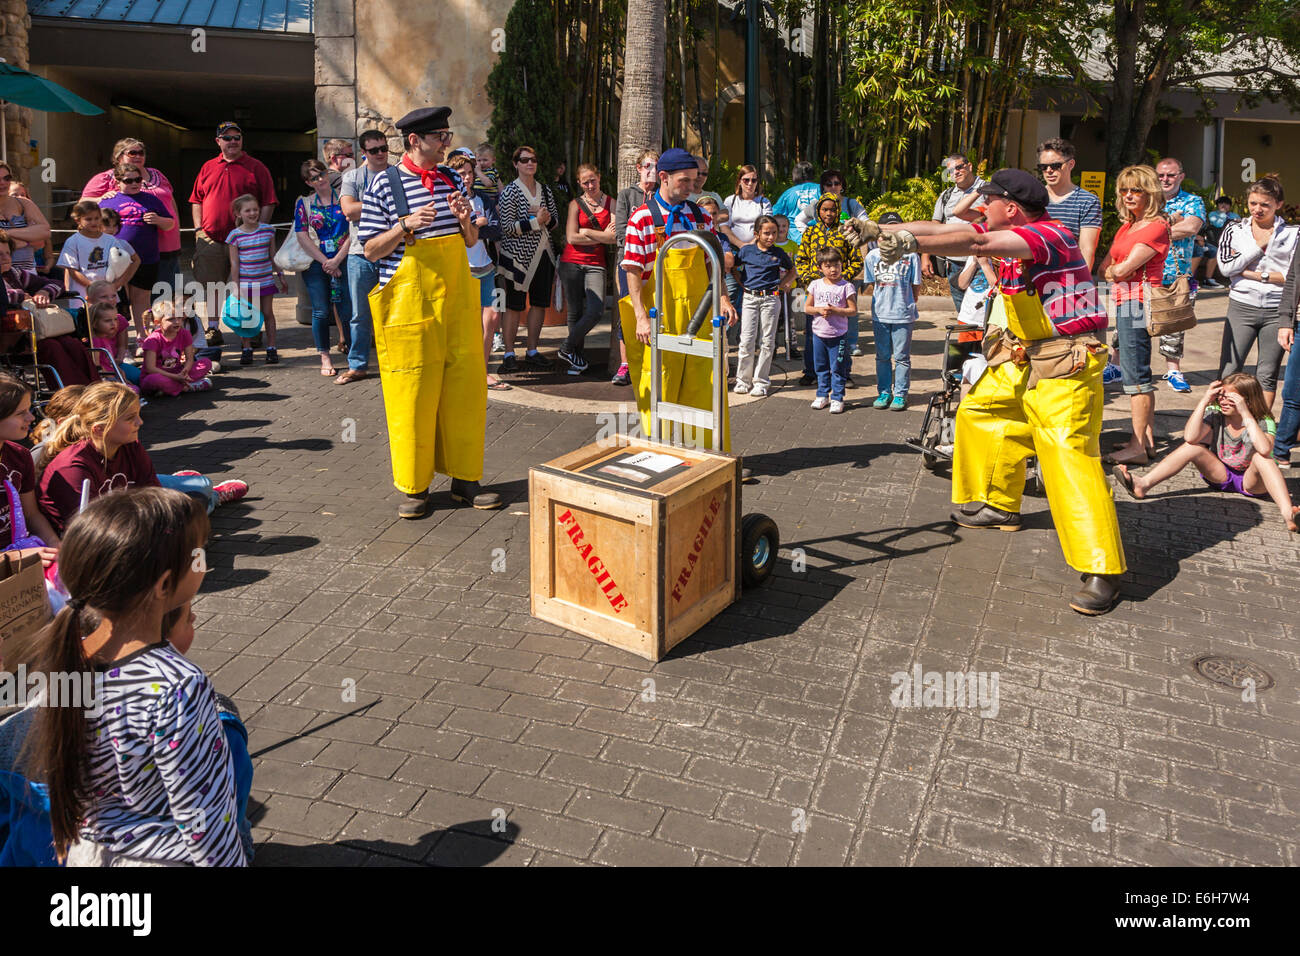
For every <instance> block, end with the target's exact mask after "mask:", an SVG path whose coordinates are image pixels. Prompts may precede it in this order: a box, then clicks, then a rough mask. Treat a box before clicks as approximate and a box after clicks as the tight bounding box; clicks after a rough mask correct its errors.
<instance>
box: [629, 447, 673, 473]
mask: <svg viewBox="0 0 1300 956" xmlns="http://www.w3.org/2000/svg"><path fill="white" fill-rule="evenodd" d="M618 463H619V464H620V465H636V466H637V467H638V468H644V469H645V470H646V471H653V472H655V473H656V474H663V473H664V472H665V471H669V470H671V469H673V468H680V467H681V466H682V465H685V464H688V462H687V461H686V459H684V458H674V457H673V456H672V455H661V454H659V453H658V452H653V451H643V452H641V453H640V454H637V455H629V456H628V457H626V458H620V459H619V460H618Z"/></svg>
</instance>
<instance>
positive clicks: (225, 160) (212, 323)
mask: <svg viewBox="0 0 1300 956" xmlns="http://www.w3.org/2000/svg"><path fill="white" fill-rule="evenodd" d="M216 142H217V147H218V148H219V149H220V150H221V154H220V155H218V156H214V157H213V158H212V159H209V160H208V161H207V162H206V163H204V164H203V167H202V168H201V169H200V170H199V175H198V178H196V179H195V180H194V189H193V190H192V191H191V192H190V212H191V214H192V215H193V217H194V228H195V230H196V232H195V233H194V278H195V280H196V281H198V282H202V283H203V285H204V288H205V289H206V290H207V294H206V296H205V298H206V300H207V309H208V331H207V343H208V345H212V346H219V345H221V344H222V340H221V330H220V329H218V328H217V319H218V318H219V317H220V314H221V302H220V299H221V296H220V287H219V283H224V282H226V281H227V280H228V279H229V278H230V252H229V251H228V250H227V247H226V237H227V236H229V235H230V232H231V230H233V229H234V228H235V214H234V213H233V212H231V211H230V203H231V201H232V200H234V199H235V198H236V197H239V196H243V195H245V194H247V195H250V196H252V197H253V198H255V199H256V200H257V201H258V204H259V205H261V207H262V211H261V214H260V218H261V220H262V222H270V221H271V214H272V213H273V212H275V204H276V197H275V184H274V183H273V182H272V181H271V172H270V170H268V169H267V168H266V165H265V164H264V163H262V162H261V161H260V160H256V159H254V158H253V157H252V156H249V155H248V154H247V153H246V152H244V131H243V130H242V129H240V128H239V124H237V123H231V122H226V123H222V124H221V125H220V126H218V127H217V139H216Z"/></svg>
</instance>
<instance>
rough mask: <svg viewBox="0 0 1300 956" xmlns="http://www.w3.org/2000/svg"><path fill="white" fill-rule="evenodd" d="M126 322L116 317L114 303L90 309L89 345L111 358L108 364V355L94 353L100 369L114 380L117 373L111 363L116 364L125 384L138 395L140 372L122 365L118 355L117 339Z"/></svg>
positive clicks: (101, 304) (118, 316)
mask: <svg viewBox="0 0 1300 956" xmlns="http://www.w3.org/2000/svg"><path fill="white" fill-rule="evenodd" d="M124 323H126V320H125V319H124V318H123V317H122V316H120V315H118V312H117V304H116V303H112V304H109V303H100V304H99V305H92V306H91V307H90V344H91V346H92V347H94V348H97V349H103V350H104V351H105V352H107V353H108V355H111V356H113V361H112V362H110V361H109V358H108V355H103V354H100V353H96V355H95V359H96V361H97V362H98V363H99V367H100V369H102V370H103V371H104V372H107V373H108V374H109V375H110V376H111V377H113V378H116V377H117V373H116V372H114V371H113V362H118V363H119V364H118V368H119V369H121V370H122V376H123V377H124V378H125V379H126V383H127V384H128V385H130V386H131V388H132V390H133V391H135V392H136V394H139V392H140V389H139V388H138V387H137V383H138V382H139V381H140V370H139V369H138V368H136V367H135V366H134V365H125V364H122V359H121V357H120V355H119V353H118V337H119V334H120V333H121V332H122V331H123V330H124V329H125V328H126V325H125V324H124Z"/></svg>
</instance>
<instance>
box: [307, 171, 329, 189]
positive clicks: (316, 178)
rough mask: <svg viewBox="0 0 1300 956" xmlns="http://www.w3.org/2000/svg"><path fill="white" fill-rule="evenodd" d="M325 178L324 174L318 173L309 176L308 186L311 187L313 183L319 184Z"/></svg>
mask: <svg viewBox="0 0 1300 956" xmlns="http://www.w3.org/2000/svg"><path fill="white" fill-rule="evenodd" d="M324 178H325V174H324V173H317V174H316V175H315V176H309V177H307V185H308V186H310V185H311V184H312V183H318V182H320V181H321V180H322V179H324Z"/></svg>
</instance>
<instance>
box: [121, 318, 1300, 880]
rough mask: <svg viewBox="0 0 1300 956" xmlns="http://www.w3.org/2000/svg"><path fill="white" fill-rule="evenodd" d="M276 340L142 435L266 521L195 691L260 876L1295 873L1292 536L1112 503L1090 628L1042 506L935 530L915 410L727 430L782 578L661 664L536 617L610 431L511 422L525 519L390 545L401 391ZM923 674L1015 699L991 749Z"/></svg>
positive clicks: (514, 414) (977, 721)
mask: <svg viewBox="0 0 1300 956" xmlns="http://www.w3.org/2000/svg"><path fill="white" fill-rule="evenodd" d="M283 334H284V339H285V340H286V344H287V345H288V346H289V348H287V349H286V351H285V355H286V358H287V359H288V361H287V362H286V364H285V365H282V366H280V367H279V368H271V369H266V368H264V367H262V366H256V367H254V368H253V369H248V370H239V369H238V367H237V366H236V368H235V370H234V371H232V372H230V373H227V374H223V375H222V376H221V377H220V383H221V388H220V390H219V391H217V392H215V393H212V394H211V395H192V396H186V397H184V398H182V399H178V400H174V401H171V402H162V401H159V402H157V403H155V404H154V405H153V406H151V407H150V408H149V409H146V412H145V419H146V427H145V440H146V442H147V443H149V444H150V445H151V447H152V449H153V453H154V457H155V461H156V463H157V465H158V467H159V469H160V470H164V469H177V468H181V467H194V468H199V469H201V470H203V471H205V472H206V473H208V474H211V475H213V476H216V477H219V478H224V477H230V476H239V477H243V478H245V479H247V480H248V481H249V482H250V483H251V484H252V486H253V489H254V490H253V496H252V497H250V499H249V500H248V501H247V502H246V503H244V504H241V505H237V506H232V507H229V508H225V509H222V510H221V511H219V512H218V513H217V515H215V516H214V521H213V526H214V530H215V532H216V533H215V536H214V539H213V541H212V544H211V559H210V563H212V564H213V565H214V569H213V570H212V572H211V573H210V574H209V575H208V579H207V581H206V583H205V585H204V588H203V593H202V597H201V599H200V601H199V602H198V604H197V606H196V609H197V611H198V614H199V638H198V640H197V641H196V645H195V648H196V649H195V651H194V656H195V657H196V658H197V659H198V660H199V661H200V662H201V663H202V664H203V665H204V666H205V667H206V668H207V669H208V671H209V673H210V674H212V675H213V677H214V680H215V682H216V684H217V687H218V688H219V689H220V690H222V691H223V692H225V693H228V694H231V695H232V696H233V697H234V698H235V699H236V700H237V701H238V702H239V705H240V707H241V708H242V710H243V712H244V715H245V717H246V719H247V721H248V724H249V726H250V729H251V733H252V747H253V750H254V751H255V752H258V753H259V756H258V757H257V760H256V764H257V773H256V778H255V781H254V801H255V804H256V814H255V823H256V830H255V833H256V837H257V840H258V843H259V853H258V862H259V864H289V863H295V864H298V863H326V864H341V865H353V864H356V865H392V864H400V863H426V864H477V863H487V862H495V863H498V864H533V865H541V864H567V863H578V862H591V863H598V864H611V863H612V864H620V863H623V864H674V865H676V864H711V863H720V864H727V863H732V864H734V863H745V862H748V863H754V864H772V865H786V864H803V865H808V864H844V863H851V864H915V865H924V864H949V863H978V864H987V863H1027V864H1056V865H1072V864H1218V863H1246V864H1251V863H1254V864H1289V865H1292V866H1294V865H1297V864H1298V863H1300V858H1298V857H1297V851H1296V844H1297V843H1298V842H1300V692H1298V691H1297V681H1296V673H1297V665H1300V660H1298V658H1300V646H1298V645H1297V643H1296V627H1295V625H1294V624H1293V622H1292V619H1291V618H1290V616H1289V615H1288V614H1287V613H1286V612H1285V611H1284V608H1285V607H1288V606H1290V607H1295V606H1297V602H1300V583H1298V582H1297V580H1296V577H1295V574H1294V570H1293V569H1294V568H1295V567H1296V558H1297V553H1296V552H1297V548H1296V545H1295V544H1294V543H1293V542H1291V541H1289V540H1288V538H1287V535H1286V533H1285V532H1284V531H1283V530H1282V529H1281V526H1280V524H1279V522H1278V519H1277V516H1276V513H1275V512H1274V511H1272V510H1271V506H1264V507H1261V506H1260V505H1258V504H1256V503H1254V502H1251V501H1247V500H1245V499H1243V498H1240V497H1238V498H1230V497H1227V496H1223V495H1212V494H1202V493H1192V492H1194V491H1196V490H1197V484H1198V482H1197V481H1195V480H1194V479H1191V478H1189V477H1187V476H1183V477H1182V478H1181V479H1180V480H1179V481H1177V482H1176V483H1175V484H1174V485H1173V486H1172V488H1171V490H1170V492H1169V493H1168V494H1166V495H1164V496H1161V497H1158V498H1156V499H1154V500H1152V501H1150V502H1149V503H1144V504H1141V505H1137V504H1134V503H1131V502H1128V501H1121V502H1120V503H1119V514H1120V521H1121V524H1122V526H1123V529H1124V535H1125V542H1126V546H1127V549H1128V556H1129V562H1130V565H1131V566H1132V567H1133V569H1134V570H1133V571H1131V572H1130V573H1129V574H1128V575H1127V576H1126V579H1125V592H1126V596H1127V599H1126V600H1125V602H1124V603H1123V604H1121V605H1120V607H1119V608H1118V609H1117V610H1116V611H1114V612H1113V613H1111V614H1110V615H1108V616H1106V617H1103V618H1100V619H1087V618H1083V617H1080V616H1079V615H1076V614H1074V613H1073V612H1071V611H1070V610H1068V608H1066V606H1065V604H1064V598H1065V596H1067V595H1068V594H1069V593H1071V591H1072V589H1073V587H1074V585H1075V583H1076V580H1077V579H1076V578H1075V577H1074V576H1073V575H1072V574H1071V572H1070V571H1069V570H1068V569H1067V568H1066V567H1065V565H1064V564H1063V562H1062V560H1061V556H1060V552H1059V549H1058V546H1057V543H1056V540H1055V535H1054V533H1053V531H1052V528H1051V524H1050V521H1049V520H1048V517H1047V514H1046V511H1045V502H1044V501H1043V500H1042V499H1034V498H1027V499H1026V528H1025V530H1023V531H1021V532H1020V533H1018V534H1015V535H1009V534H1002V533H994V532H965V531H963V532H961V533H957V532H956V531H955V530H954V528H953V526H951V525H950V524H948V523H947V522H946V520H945V516H946V514H947V511H948V507H949V506H948V491H949V487H948V483H947V481H946V480H945V479H944V478H943V477H942V476H937V475H931V474H929V473H927V472H926V471H924V470H923V469H922V468H921V467H920V459H919V457H918V456H917V455H915V454H914V453H912V452H910V451H907V450H905V448H904V446H903V445H902V444H901V439H902V438H904V437H906V436H908V435H910V434H912V433H914V431H915V429H916V428H917V427H918V425H919V412H918V411H915V410H913V411H909V412H907V413H906V414H903V415H896V414H890V413H877V412H872V411H870V410H861V409H860V410H854V411H852V412H851V413H850V414H846V415H843V416H836V417H835V418H831V417H830V416H829V415H826V414H825V413H821V414H820V415H819V414H818V413H815V412H812V411H811V410H809V409H808V408H807V407H806V404H805V403H804V402H802V401H792V400H777V399H776V398H775V397H774V398H773V399H769V400H768V401H766V402H760V403H755V404H751V405H748V406H745V407H742V408H739V409H737V410H736V411H735V414H734V416H733V429H734V437H735V444H736V446H737V447H738V448H739V449H743V450H744V451H745V452H746V453H747V462H748V463H749V464H751V465H752V466H753V467H754V468H755V469H756V470H757V472H758V473H759V474H760V475H761V476H762V481H761V483H760V484H758V485H755V486H752V487H747V488H746V489H745V507H746V510H761V511H764V512H766V513H768V514H770V515H772V516H773V517H775V518H776V520H777V522H778V524H779V525H780V528H781V534H782V538H783V552H782V556H783V560H782V563H781V567H780V568H779V570H778V572H777V576H776V578H775V579H774V580H773V581H772V582H771V584H770V585H769V586H768V587H767V588H765V589H763V590H760V591H758V592H748V593H747V594H746V595H745V597H744V599H743V600H742V601H741V602H740V603H738V604H737V605H735V606H733V607H732V608H730V609H729V610H728V611H726V612H725V613H723V614H722V615H720V616H719V617H718V618H717V619H715V620H714V621H713V622H712V623H710V624H709V625H708V626H707V627H705V628H704V629H703V630H702V631H700V632H699V633H698V634H697V635H696V636H695V637H694V638H692V639H690V640H688V641H686V642H685V643H683V644H682V645H680V646H679V647H678V648H677V650H676V651H675V652H674V653H673V654H672V656H671V657H670V658H669V659H668V660H666V661H663V662H661V663H660V664H658V665H650V664H649V663H647V662H644V661H641V660H640V659H638V658H635V657H633V656H631V655H628V654H626V653H623V652H620V651H617V650H614V649H612V648H609V647H606V646H603V645H601V644H597V643H595V642H592V641H589V640H587V639H585V638H582V637H578V636H576V635H573V634H571V633H567V632H563V631H561V630H560V629H558V628H556V627H553V626H551V625H548V624H543V623H541V622H539V621H536V620H533V619H532V618H531V617H530V616H529V613H528V549H527V545H528V517H527V508H528V504H527V493H526V477H527V470H528V467H529V466H530V465H531V464H534V463H537V462H540V461H545V460H548V459H550V458H552V457H555V456H556V455H559V454H562V453H564V452H567V451H570V450H572V449H574V448H576V447H579V446H580V445H582V444H584V443H586V442H589V441H591V440H593V439H594V438H595V435H596V431H597V428H598V424H597V422H596V419H595V417H594V414H566V413H560V412H551V411H540V410H536V409H532V408H528V407H522V406H516V405H506V404H500V403H495V402H494V403H493V404H491V406H490V407H489V412H488V449H487V462H486V472H487V474H486V478H487V481H489V482H490V483H491V484H493V486H494V487H496V488H497V489H499V490H501V491H503V492H504V493H505V494H506V497H507V498H508V499H509V504H508V505H507V507H506V508H504V509H503V510H501V511H499V512H494V513H482V512H475V511H473V510H466V509H453V508H452V507H451V506H450V501H449V499H448V498H447V496H446V493H445V487H446V482H445V480H442V481H441V482H440V484H438V485H435V489H437V490H438V491H439V492H440V493H439V494H438V495H437V496H436V500H437V508H436V510H435V511H434V512H433V514H432V515H431V516H430V517H429V518H428V519H427V520H424V521H418V522H399V521H398V520H397V519H396V518H395V517H394V515H393V508H394V505H395V498H394V495H393V493H392V492H391V490H390V488H391V486H390V484H389V468H388V457H387V449H386V444H385V437H386V433H385V428H384V421H383V417H382V405H381V401H380V397H379V391H378V385H377V383H376V382H374V381H369V382H365V383H358V384H356V385H351V386H346V387H336V386H335V385H334V384H333V383H332V382H331V381H329V380H325V379H322V378H321V377H320V376H319V375H317V374H316V372H315V370H314V368H313V365H314V364H315V363H314V359H313V358H312V357H311V356H310V355H309V354H308V353H307V352H305V351H301V350H300V349H301V348H302V347H303V346H306V345H307V344H308V336H307V334H306V330H304V329H300V328H297V327H293V326H291V327H289V328H287V329H284V330H283ZM1204 335H1209V336H1213V335H1217V327H1216V328H1215V329H1214V330H1213V331H1210V332H1206V333H1204ZM865 341H866V342H867V343H869V335H868V337H867V339H866V340H865ZM295 346H297V347H298V348H299V350H295V348H294V347H295ZM863 379H864V381H865V382H868V383H869V381H870V376H863ZM856 394H857V395H858V396H862V395H864V392H863V391H859V392H858V393H856ZM1162 394H1168V393H1167V392H1165V393H1162ZM1121 411H1122V410H1121ZM1108 414H1109V415H1111V416H1112V417H1113V416H1114V414H1115V410H1114V409H1108ZM349 426H355V441H350V440H347V439H349V438H351V437H353V436H352V435H350V434H348V432H349V431H350V427H349ZM1174 427H1175V428H1176V427H1178V426H1177V424H1174ZM1297 490H1300V489H1297ZM793 548H799V549H802V551H803V553H804V554H805V555H806V570H805V571H803V572H801V573H800V572H796V571H795V570H794V569H793V567H792V562H791V560H790V559H791V557H792V554H793V552H792V551H791V550H790V549H793ZM496 549H504V553H505V568H504V570H503V571H500V572H497V573H494V572H493V570H492V564H493V559H494V552H495V551H496ZM498 566H499V565H498ZM1211 652H1215V653H1223V654H1229V655H1239V656H1244V657H1248V658H1250V659H1251V660H1253V661H1255V662H1257V663H1258V664H1260V665H1262V666H1263V667H1264V668H1266V669H1267V670H1268V671H1269V672H1271V673H1272V674H1273V675H1274V677H1275V678H1276V680H1277V686H1276V687H1274V688H1273V689H1271V690H1267V691H1264V692H1262V693H1261V694H1260V695H1259V698H1258V702H1254V703H1244V702H1243V701H1242V699H1241V694H1240V692H1235V691H1231V690H1229V689H1227V688H1222V687H1218V686H1216V685H1213V684H1210V683H1208V682H1207V681H1205V680H1204V679H1203V678H1200V677H1198V676H1196V675H1194V674H1193V672H1192V670H1191V668H1190V662H1191V661H1192V660H1193V659H1194V658H1196V657H1198V656H1199V655H1202V654H1206V653H1211ZM915 665H919V666H920V667H921V669H922V671H940V672H942V671H972V670H973V671H985V672H996V673H997V674H998V676H999V680H1000V697H999V704H1000V706H999V709H998V712H997V714H996V716H989V717H987V718H984V717H981V716H980V714H979V712H978V709H977V708H960V709H959V708H950V709H944V708H896V707H894V706H892V705H891V702H890V693H891V690H892V684H891V679H890V678H891V674H893V673H895V672H898V671H909V672H910V671H911V669H912V668H913V667H914V666H915ZM647 678H650V679H652V680H653V681H654V684H653V687H654V690H655V695H654V700H652V701H651V700H646V699H644V688H645V683H644V682H645V680H646V679H647ZM353 682H354V683H353ZM349 687H354V688H355V691H354V699H347V700H345V699H344V698H345V696H352V695H348V694H347V689H348V688H349ZM1099 811H1100V813H1099ZM1102 814H1104V817H1103V816H1102ZM502 815H504V817H505V830H506V832H505V833H504V834H501V833H497V832H494V830H493V827H492V824H493V821H494V818H500V817H501V816H502ZM801 823H802V824H804V827H803V829H799V828H798V825H799V824H801Z"/></svg>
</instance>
